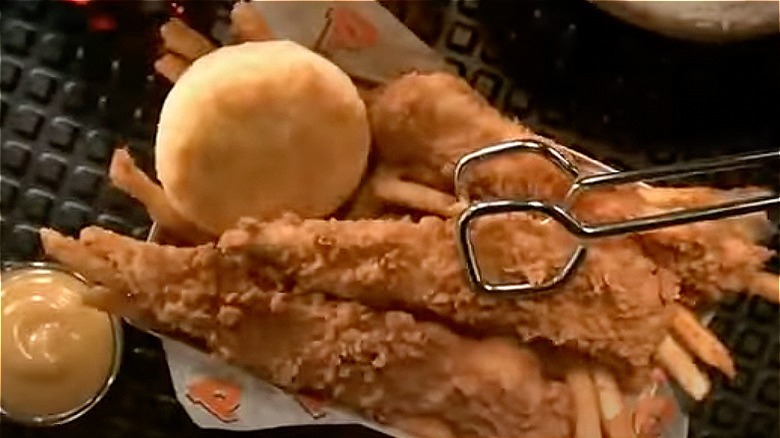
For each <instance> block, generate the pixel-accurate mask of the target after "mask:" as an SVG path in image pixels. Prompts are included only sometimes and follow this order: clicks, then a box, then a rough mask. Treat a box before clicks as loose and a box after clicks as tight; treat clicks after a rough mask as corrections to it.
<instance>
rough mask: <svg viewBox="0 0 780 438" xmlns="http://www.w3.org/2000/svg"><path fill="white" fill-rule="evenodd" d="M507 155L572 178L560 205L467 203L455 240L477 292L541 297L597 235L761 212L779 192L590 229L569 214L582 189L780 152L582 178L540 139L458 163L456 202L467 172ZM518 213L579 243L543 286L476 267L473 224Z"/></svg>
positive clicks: (713, 168) (711, 168) (716, 167)
mask: <svg viewBox="0 0 780 438" xmlns="http://www.w3.org/2000/svg"><path fill="white" fill-rule="evenodd" d="M507 153H534V154H539V155H541V156H543V157H545V158H546V159H548V160H549V161H551V162H552V163H553V164H555V165H556V166H558V168H560V169H561V170H562V171H563V172H564V173H566V174H568V175H569V176H571V179H572V185H571V187H570V189H569V191H568V193H567V194H566V196H565V198H564V200H563V202H561V203H555V202H549V201H540V200H515V199H500V200H491V201H478V202H473V203H470V204H469V207H468V208H466V209H465V210H463V212H462V213H461V214H460V216H459V217H458V220H457V230H456V235H457V241H458V247H459V250H460V255H461V257H462V259H463V261H464V263H465V265H466V271H467V274H468V278H469V281H470V282H471V285H472V288H473V289H474V290H475V291H477V292H483V293H489V294H502V295H503V294H506V295H510V296H513V297H531V296H536V295H538V294H540V293H545V292H550V291H551V290H552V289H553V288H555V287H557V286H559V285H561V284H562V283H563V282H565V281H566V280H568V279H569V278H570V277H571V275H572V274H573V273H574V272H575V271H576V269H577V267H578V266H579V265H580V263H581V262H582V261H583V260H584V259H585V256H586V253H587V249H588V241H589V240H591V239H597V238H601V237H610V236H618V235H623V234H630V233H638V232H643V231H650V230H657V229H660V228H666V227H672V226H675V225H684V224H690V223H694V222H701V221H711V220H717V219H725V218H729V217H734V216H741V215H745V214H749V213H756V212H759V211H764V210H766V209H769V208H770V207H773V206H780V196H778V194H777V193H771V194H768V195H760V196H755V197H752V198H747V199H741V200H735V201H730V202H724V203H722V204H718V205H715V206H708V207H701V208H691V209H686V210H674V211H671V212H667V213H661V214H657V215H653V216H647V217H642V218H637V219H630V220H625V221H618V222H609V223H603V224H597V225H590V224H586V223H582V222H580V221H579V220H578V219H577V218H576V217H575V216H574V215H573V214H572V212H571V207H572V206H573V204H574V200H575V199H576V198H577V196H579V195H580V194H581V193H583V192H584V191H586V190H591V189H594V188H602V187H609V186H617V185H622V184H629V183H640V182H643V183H646V182H650V181H658V180H662V179H667V178H678V177H689V176H694V175H702V174H708V173H714V172H722V171H729V170H737V169H745V168H750V167H755V166H758V165H765V164H766V163H767V162H768V161H771V160H778V159H780V150H776V151H771V152H760V153H753V154H748V155H736V156H728V157H722V158H718V159H714V160H706V161H704V160H702V161H695V162H690V163H685V164H673V165H669V166H660V167H654V168H650V169H645V170H633V171H626V172H620V171H613V172H607V173H602V174H597V175H592V176H583V175H580V171H579V169H578V168H577V166H576V165H575V164H574V163H572V162H571V161H570V160H569V159H567V158H566V156H565V155H564V154H563V153H561V152H560V151H559V150H558V149H556V148H555V147H554V146H551V145H547V144H545V143H544V142H542V141H541V140H536V139H534V140H516V141H509V142H506V143H501V144H497V145H494V146H490V147H487V148H484V149H481V150H478V151H476V152H473V153H471V154H468V155H466V156H464V157H463V158H461V159H460V161H459V162H458V163H457V165H456V167H455V173H454V179H455V192H456V195H457V196H458V199H462V200H466V201H467V202H470V201H469V200H468V197H467V191H466V190H465V179H464V175H465V174H466V171H467V169H469V168H470V167H471V165H472V164H475V163H477V162H479V161H483V160H485V159H487V158H493V157H496V156H498V155H502V154H507ZM518 212H536V213H538V214H542V215H545V216H547V217H549V218H551V219H552V220H554V221H556V222H558V223H559V224H561V225H562V226H563V227H564V228H566V230H568V231H569V232H570V233H572V234H573V235H574V236H576V237H578V238H579V239H580V240H579V242H578V244H577V246H576V247H575V249H574V251H573V252H572V255H571V257H569V259H568V260H567V261H566V263H565V264H564V266H563V267H562V268H561V269H560V270H559V271H558V273H557V274H556V275H555V276H553V277H552V278H551V279H549V280H546V281H544V282H542V283H538V284H532V283H530V282H526V283H507V284H495V283H491V282H488V281H487V280H485V278H484V277H483V275H482V272H481V271H480V268H479V264H478V263H477V257H476V253H475V249H474V243H473V242H472V239H471V228H470V227H471V225H472V223H474V221H476V220H477V219H479V218H482V217H485V216H490V215H497V214H504V213H518Z"/></svg>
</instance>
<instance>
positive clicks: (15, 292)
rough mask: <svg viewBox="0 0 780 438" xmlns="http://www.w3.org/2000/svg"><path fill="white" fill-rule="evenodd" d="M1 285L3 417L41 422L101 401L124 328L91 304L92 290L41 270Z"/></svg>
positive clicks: (6, 278) (6, 275)
mask: <svg viewBox="0 0 780 438" xmlns="http://www.w3.org/2000/svg"><path fill="white" fill-rule="evenodd" d="M0 286H1V287H2V291H1V292H0V309H2V312H1V313H2V319H0V331H2V336H1V338H0V339H1V341H0V342H1V343H0V365H1V366H0V385H2V389H1V394H2V395H0V404H1V405H2V410H3V414H5V415H7V416H9V417H11V418H12V419H15V418H25V419H39V420H40V419H41V418H46V417H51V416H58V415H59V416H62V415H67V413H73V412H77V411H78V410H80V409H83V408H84V407H85V406H87V405H89V404H90V403H91V402H93V401H95V400H96V398H97V397H98V396H99V395H101V394H102V392H103V390H104V389H105V388H106V386H107V385H108V384H109V382H110V380H112V378H113V373H114V372H115V371H116V368H115V365H117V364H116V363H115V361H117V360H118V358H117V349H118V348H120V346H119V345H117V338H116V337H115V335H116V333H115V330H119V328H118V327H114V325H113V322H112V319H111V317H110V316H109V315H108V314H106V313H104V312H101V311H98V310H96V309H93V308H90V307H87V306H86V305H84V303H83V302H82V299H81V292H82V291H84V290H85V289H86V288H87V287H88V286H87V285H86V284H85V283H84V282H82V281H81V280H80V279H78V278H77V277H75V276H73V275H70V274H68V273H67V272H64V271H60V270H57V269H49V268H42V267H31V268H22V269H14V270H10V271H5V272H3V273H2V274H0ZM44 422H45V421H44Z"/></svg>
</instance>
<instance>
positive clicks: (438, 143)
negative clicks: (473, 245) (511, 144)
mask: <svg viewBox="0 0 780 438" xmlns="http://www.w3.org/2000/svg"><path fill="white" fill-rule="evenodd" d="M367 104H368V110H369V119H370V122H371V128H372V133H373V135H374V144H375V147H376V150H377V153H378V156H379V159H380V161H381V162H382V163H383V164H386V165H388V167H391V168H395V169H398V171H399V173H400V175H401V176H402V177H406V178H408V179H410V180H412V181H415V182H419V183H422V184H426V185H428V186H431V187H433V188H436V189H438V190H444V191H448V192H452V190H453V186H452V175H453V171H454V170H455V165H456V164H457V162H458V160H459V159H460V158H461V157H463V156H464V155H466V154H468V153H470V152H474V151H476V150H478V149H481V148H484V147H486V146H490V145H493V144H496V143H500V142H502V141H506V140H515V139H518V138H534V137H536V136H535V135H534V133H533V132H531V130H530V129H528V128H526V127H525V126H522V125H520V124H517V123H514V122H513V121H511V120H509V119H506V118H504V117H503V116H502V115H501V114H500V113H499V112H498V110H496V109H495V108H493V107H492V106H490V103H488V102H487V101H486V100H485V99H483V98H482V97H481V96H480V95H478V94H477V93H476V92H475V91H474V90H473V89H472V88H471V87H470V86H469V85H468V84H467V83H466V82H465V81H463V80H462V79H460V78H458V77H456V76H453V75H450V74H446V73H431V74H417V73H412V74H408V75H406V76H403V77H401V78H399V79H396V80H395V81H393V82H391V83H389V84H388V85H386V86H385V87H382V88H381V89H380V90H379V91H378V92H377V93H374V94H373V95H372V96H370V97H369V98H368V99H367ZM518 169H522V171H518ZM472 175H473V177H472V178H471V180H470V181H469V187H470V189H471V190H472V193H471V194H472V195H475V196H489V195H492V194H496V193H507V191H508V190H512V191H514V192H517V193H523V194H526V195H527V194H532V195H533V196H534V197H537V198H544V199H549V198H554V199H558V198H561V197H563V196H564V195H565V194H566V191H567V190H568V188H569V185H570V182H571V181H570V179H569V178H568V176H567V175H565V174H563V173H562V172H561V171H560V170H559V169H558V168H557V167H556V166H555V165H554V164H552V163H550V162H549V161H547V160H545V159H544V158H542V157H540V156H537V155H531V154H518V155H513V156H507V157H505V158H502V159H501V160H496V161H494V162H491V165H490V166H479V167H475V168H474V171H473V173H472Z"/></svg>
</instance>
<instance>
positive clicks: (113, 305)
mask: <svg viewBox="0 0 780 438" xmlns="http://www.w3.org/2000/svg"><path fill="white" fill-rule="evenodd" d="M41 237H42V241H43V246H44V248H45V250H46V253H47V254H48V255H49V256H51V257H53V258H54V259H56V260H58V261H59V262H61V263H63V264H65V265H66V266H68V267H69V268H71V269H74V270H76V271H78V272H80V273H82V274H83V275H84V276H86V277H87V278H88V279H89V280H90V281H91V282H92V283H93V284H95V287H94V288H93V289H92V290H91V293H90V294H89V295H88V296H86V297H85V302H87V303H88V304H91V305H93V306H97V307H100V308H102V309H104V310H107V311H110V312H113V313H115V314H117V315H122V316H126V317H129V318H132V319H135V320H140V321H144V322H146V323H149V324H150V325H151V326H152V327H154V328H156V329H158V330H163V331H166V332H172V333H174V334H178V336H179V337H181V336H185V337H189V338H193V339H195V340H199V341H202V342H203V343H204V344H205V346H206V349H207V350H209V351H211V352H213V353H214V354H216V355H217V356H219V357H221V358H223V359H226V360H228V361H230V362H232V363H234V364H237V365H240V366H243V367H246V368H247V369H249V370H251V371H253V372H254V373H256V374H257V375H258V376H259V377H261V378H263V379H266V380H268V381H269V382H271V383H273V384H275V385H277V386H279V387H281V388H284V389H286V390H288V391H291V392H298V393H306V394H314V395H318V396H321V397H326V398H329V399H332V400H333V401H335V402H337V403H339V404H341V405H343V406H346V407H349V408H352V409H356V410H359V411H360V412H362V413H363V414H365V415H368V416H371V417H373V418H375V419H377V420H379V421H381V422H384V423H387V424H391V425H397V426H399V427H401V428H404V429H406V430H407V431H409V432H410V433H413V434H416V433H418V431H417V430H416V429H417V428H422V429H425V430H420V431H419V434H420V435H425V434H426V433H428V434H429V433H430V431H431V430H436V429H438V430H439V431H440V432H442V435H440V436H447V435H452V436H473V437H497V436H500V437H508V436H512V437H540V438H541V437H568V436H570V435H571V429H572V420H571V415H572V414H571V409H572V407H571V401H570V398H571V395H570V393H569V392H568V387H566V386H565V384H564V383H562V382H557V381H551V380H546V379H545V378H544V377H543V376H542V373H541V366H540V363H539V360H538V358H537V357H536V356H535V354H534V353H533V352H532V351H530V350H529V349H527V348H523V347H520V346H518V345H517V344H516V343H514V342H512V341H510V340H506V339H499V338H492V339H485V340H475V339H469V338H465V337H462V336H459V335H456V334H454V333H453V332H451V331H449V330H448V329H446V328H445V327H443V326H441V325H439V324H436V323H432V322H421V321H418V320H417V319H415V317H413V316H412V315H410V314H408V313H404V312H399V311H390V312H378V311H375V310H371V309H369V308H367V307H365V306H363V305H361V304H359V303H356V302H347V301H333V300H328V299H325V298H324V297H323V296H322V295H320V294H309V295H296V294H291V293H288V290H289V288H296V285H295V284H294V283H290V280H291V279H289V278H285V277H284V276H283V275H282V273H280V272H279V270H278V269H277V268H275V267H271V266H263V265H260V264H257V263H255V262H254V261H253V260H250V259H248V258H246V257H243V256H241V255H237V254H235V253H233V254H227V253H224V252H222V251H220V250H219V249H217V248H215V247H214V245H202V246H198V247H194V248H175V247H167V246H161V245H157V244H153V243H145V242H140V241H136V240H133V239H131V238H128V237H123V236H119V235H116V234H113V233H111V232H109V231H105V230H102V229H99V228H94V227H92V228H87V229H85V230H83V231H82V233H81V236H80V238H79V240H74V239H71V238H68V237H64V236H62V235H60V234H58V233H57V232H55V231H52V230H42V232H41ZM423 426H424V427H423Z"/></svg>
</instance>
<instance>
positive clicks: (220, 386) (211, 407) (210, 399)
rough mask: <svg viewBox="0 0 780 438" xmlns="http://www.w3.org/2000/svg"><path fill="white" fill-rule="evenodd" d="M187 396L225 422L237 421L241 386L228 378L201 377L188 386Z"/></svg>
mask: <svg viewBox="0 0 780 438" xmlns="http://www.w3.org/2000/svg"><path fill="white" fill-rule="evenodd" d="M187 398H189V399H190V400H191V401H192V402H193V403H197V404H199V405H201V406H203V407H204V408H206V410H207V411H209V412H210V413H211V414H212V415H214V416H215V417H217V418H219V419H220V420H222V421H224V422H230V421H235V420H237V419H238V417H237V416H236V409H238V406H239V404H240V402H241V388H239V387H238V386H236V385H235V384H233V383H232V382H229V381H227V380H219V379H211V378H206V379H201V380H198V381H196V382H195V383H193V384H191V385H189V386H188V387H187Z"/></svg>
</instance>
